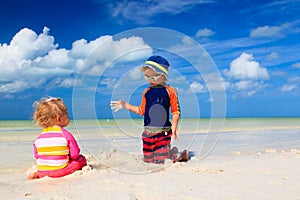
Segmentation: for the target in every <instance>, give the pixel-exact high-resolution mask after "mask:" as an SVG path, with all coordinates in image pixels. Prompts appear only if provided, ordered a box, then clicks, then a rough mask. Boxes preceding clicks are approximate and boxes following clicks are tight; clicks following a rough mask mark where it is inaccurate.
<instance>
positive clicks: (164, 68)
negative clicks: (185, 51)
mask: <svg viewBox="0 0 300 200" xmlns="http://www.w3.org/2000/svg"><path fill="white" fill-rule="evenodd" d="M144 66H147V67H151V68H152V69H154V70H155V71H156V72H157V73H160V74H164V75H165V76H166V77H167V75H168V68H169V66H170V64H169V62H168V61H167V60H166V59H165V58H163V57H161V56H150V57H149V58H148V59H147V61H146V62H145V64H144Z"/></svg>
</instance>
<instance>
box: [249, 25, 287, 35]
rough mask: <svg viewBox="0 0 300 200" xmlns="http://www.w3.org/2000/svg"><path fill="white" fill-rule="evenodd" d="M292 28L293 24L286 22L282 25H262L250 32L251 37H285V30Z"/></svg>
mask: <svg viewBox="0 0 300 200" xmlns="http://www.w3.org/2000/svg"><path fill="white" fill-rule="evenodd" d="M290 28H291V24H289V23H285V24H282V25H281V26H260V27H257V28H255V29H254V30H252V31H251V32H250V37H253V38H261V37H263V38H265V37H271V38H272V37H275V38H278V37H284V36H285V34H286V33H285V32H286V31H287V30H288V29H290Z"/></svg>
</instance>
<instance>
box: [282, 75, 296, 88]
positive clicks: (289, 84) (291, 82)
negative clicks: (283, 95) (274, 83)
mask: <svg viewBox="0 0 300 200" xmlns="http://www.w3.org/2000/svg"><path fill="white" fill-rule="evenodd" d="M299 85H300V77H299V76H296V77H292V78H289V79H288V80H287V83H286V84H284V85H283V86H282V87H281V88H280V91H282V92H290V91H293V90H296V89H298V88H299V87H298V86H299Z"/></svg>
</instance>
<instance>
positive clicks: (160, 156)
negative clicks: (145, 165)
mask: <svg viewBox="0 0 300 200" xmlns="http://www.w3.org/2000/svg"><path fill="white" fill-rule="evenodd" d="M155 136H156V140H157V141H156V144H155V147H154V163H157V164H163V163H164V162H165V159H168V158H170V147H171V145H170V143H171V136H172V132H164V131H163V132H160V133H157V134H156V135H155Z"/></svg>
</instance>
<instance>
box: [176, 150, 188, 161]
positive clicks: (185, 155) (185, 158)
mask: <svg viewBox="0 0 300 200" xmlns="http://www.w3.org/2000/svg"><path fill="white" fill-rule="evenodd" d="M188 160H189V152H188V150H184V151H183V152H182V153H181V154H180V156H179V158H178V159H177V162H187V161H188Z"/></svg>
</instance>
